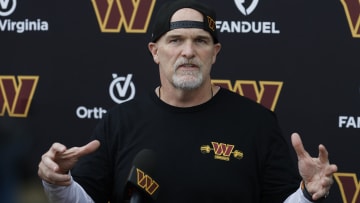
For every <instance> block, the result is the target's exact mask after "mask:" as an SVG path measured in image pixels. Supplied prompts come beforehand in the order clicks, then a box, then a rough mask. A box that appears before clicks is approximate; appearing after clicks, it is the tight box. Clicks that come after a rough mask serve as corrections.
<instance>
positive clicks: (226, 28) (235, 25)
mask: <svg viewBox="0 0 360 203" xmlns="http://www.w3.org/2000/svg"><path fill="white" fill-rule="evenodd" d="M245 1H246V0H234V4H235V6H236V7H237V8H238V10H239V11H240V13H242V14H243V15H244V16H249V15H250V14H251V13H253V12H254V11H255V9H256V7H257V5H258V3H259V0H252V1H251V2H250V3H248V2H246V4H245ZM248 4H249V6H248V7H246V5H248ZM216 28H217V29H218V30H219V32H221V33H254V34H280V30H278V29H277V27H276V22H273V21H267V20H262V21H238V20H230V21H226V20H225V21H216Z"/></svg>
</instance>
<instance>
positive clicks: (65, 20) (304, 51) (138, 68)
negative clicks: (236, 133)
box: [0, 0, 360, 203]
mask: <svg viewBox="0 0 360 203" xmlns="http://www.w3.org/2000/svg"><path fill="white" fill-rule="evenodd" d="M165 1H166V0H138V1H132V0H114V1H107V0H92V1H71V4H67V3H68V2H61V1H59V2H49V1H44V0H31V1H23V0H0V44H1V48H0V50H1V51H0V53H1V58H0V61H1V63H0V138H1V141H0V152H1V158H2V163H1V164H2V166H1V169H0V174H1V179H2V181H1V183H0V184H1V185H0V198H1V201H2V202H37V203H38V202H46V200H45V198H44V195H43V193H42V190H41V182H40V180H39V179H38V178H37V165H38V162H39V160H40V156H41V155H42V154H43V153H44V152H45V151H47V149H48V148H49V147H50V145H51V144H52V143H53V142H61V143H64V144H65V145H67V146H69V147H71V146H79V145H83V144H85V143H86V142H87V138H88V136H89V135H90V134H91V133H92V130H93V128H94V127H95V125H96V123H97V122H98V121H99V119H101V118H102V117H103V115H104V114H106V112H107V110H108V109H109V108H111V107H112V106H113V105H115V104H117V103H123V102H127V101H129V100H131V99H133V98H134V97H136V96H137V95H140V94H143V93H144V92H146V91H148V90H149V89H151V88H155V87H156V86H157V85H158V70H157V66H156V65H155V64H154V63H153V61H152V58H151V56H150V54H149V52H148V50H147V43H148V41H149V39H150V28H151V25H152V21H151V20H152V17H153V16H154V14H155V13H156V11H157V10H158V8H159V6H160V5H161V4H162V3H163V2H165ZM204 1H205V0H204ZM206 2H207V3H208V4H210V5H212V6H214V7H215V8H217V11H218V19H217V22H216V27H217V29H218V31H219V34H220V36H219V38H220V42H221V43H222V46H223V49H222V51H221V53H220V54H219V56H218V60H217V62H216V64H215V66H214V67H213V74H212V76H213V79H214V80H213V83H215V84H217V85H220V86H222V87H226V88H229V89H231V90H233V91H235V92H237V93H239V94H241V95H244V96H247V97H249V98H252V99H254V100H255V101H257V102H259V103H261V104H263V105H264V106H266V107H267V108H269V109H271V110H272V111H275V112H276V113H277V115H278V118H279V121H280V124H281V126H282V128H283V131H284V136H286V138H287V140H288V141H289V143H290V134H291V133H292V132H294V131H296V132H299V133H300V134H301V135H302V138H303V142H304V144H305V147H306V149H307V150H308V151H309V152H310V153H311V154H312V155H313V156H316V155H317V146H318V145H319V144H320V143H322V144H324V145H325V146H326V147H327V148H328V150H329V152H330V160H331V162H333V163H336V164H338V167H339V172H338V173H337V174H336V175H335V183H334V186H333V188H332V190H331V194H330V196H329V200H328V202H333V203H338V202H343V203H356V202H360V197H359V196H358V195H359V187H360V185H359V178H358V175H359V173H358V172H359V171H360V162H359V161H358V157H359V156H360V152H358V150H357V149H358V143H359V142H360V137H359V136H360V108H359V107H360V106H359V104H360V80H359V74H360V69H359V53H360V52H359V48H360V27H359V25H360V18H359V16H360V3H359V1H357V0H346V1H345V0H341V1H338V0H317V1H310V0H302V1H284V0H272V1H264V0H253V1H251V0H249V1H240V0H228V1H219V0H206ZM234 119H235V118H234ZM293 155H294V158H296V157H295V153H294V154H293Z"/></svg>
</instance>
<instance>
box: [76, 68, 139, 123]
mask: <svg viewBox="0 0 360 203" xmlns="http://www.w3.org/2000/svg"><path fill="white" fill-rule="evenodd" d="M132 77H133V74H131V73H129V74H127V75H126V76H119V75H118V74H116V73H113V74H112V78H113V80H112V81H111V83H110V85H109V95H110V97H111V99H112V100H113V101H114V102H115V103H117V104H121V103H124V102H127V101H129V100H132V99H133V98H134V97H135V94H136V89H135V85H134V82H133V81H132ZM106 113H107V110H106V108H104V107H92V108H87V107H85V106H79V107H77V108H76V116H77V117H78V118H80V119H101V118H102V117H103V116H104V115H105V114H106Z"/></svg>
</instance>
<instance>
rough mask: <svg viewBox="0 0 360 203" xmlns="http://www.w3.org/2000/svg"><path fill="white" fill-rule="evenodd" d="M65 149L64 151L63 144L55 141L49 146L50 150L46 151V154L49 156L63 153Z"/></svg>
mask: <svg viewBox="0 0 360 203" xmlns="http://www.w3.org/2000/svg"><path fill="white" fill-rule="evenodd" d="M65 151H66V147H65V145H63V144H60V143H57V142H55V143H54V144H53V145H52V146H51V148H50V150H49V151H48V153H47V154H48V155H49V156H51V157H55V156H56V155H57V154H59V153H63V152H65Z"/></svg>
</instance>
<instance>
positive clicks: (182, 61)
mask: <svg viewBox="0 0 360 203" xmlns="http://www.w3.org/2000/svg"><path fill="white" fill-rule="evenodd" d="M179 66H197V67H199V68H200V67H201V66H202V64H201V62H200V61H199V60H197V59H186V58H179V59H178V60H176V62H175V64H174V69H177V68H178V67H179Z"/></svg>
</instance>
